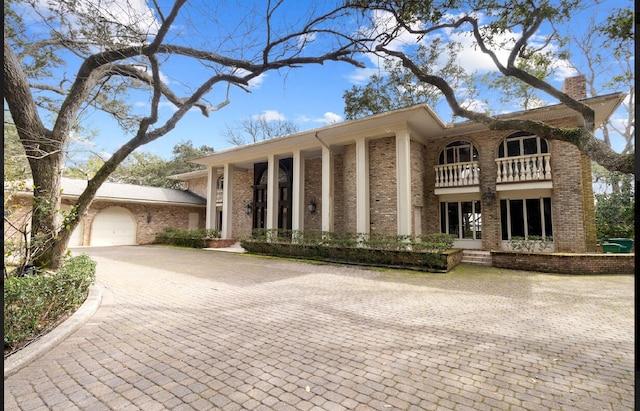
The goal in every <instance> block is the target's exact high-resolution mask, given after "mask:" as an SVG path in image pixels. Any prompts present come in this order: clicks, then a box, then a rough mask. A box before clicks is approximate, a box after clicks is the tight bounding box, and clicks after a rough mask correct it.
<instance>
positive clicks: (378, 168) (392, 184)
mask: <svg viewBox="0 0 640 411" xmlns="http://www.w3.org/2000/svg"><path fill="white" fill-rule="evenodd" d="M369 166H370V167H369V168H370V173H369V185H370V198H371V234H378V233H380V234H395V233H397V232H398V223H397V217H396V210H397V202H398V201H397V196H398V194H397V191H396V141H395V137H385V138H381V139H377V140H372V141H371V142H370V143H369Z"/></svg>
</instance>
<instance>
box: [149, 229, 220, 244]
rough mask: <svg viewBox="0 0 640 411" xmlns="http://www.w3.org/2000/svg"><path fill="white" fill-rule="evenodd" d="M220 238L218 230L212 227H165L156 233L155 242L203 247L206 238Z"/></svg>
mask: <svg viewBox="0 0 640 411" xmlns="http://www.w3.org/2000/svg"><path fill="white" fill-rule="evenodd" d="M214 238H220V231H218V230H212V229H199V230H179V229H177V228H172V227H167V228H165V229H164V230H163V231H162V232H160V233H157V234H156V243H159V244H171V245H176V246H180V247H190V248H204V247H207V243H208V240H211V239H214Z"/></svg>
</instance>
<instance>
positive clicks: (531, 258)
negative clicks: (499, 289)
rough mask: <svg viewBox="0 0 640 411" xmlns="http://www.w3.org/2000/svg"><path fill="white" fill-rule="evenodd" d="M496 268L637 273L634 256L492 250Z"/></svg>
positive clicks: (593, 272)
mask: <svg viewBox="0 0 640 411" xmlns="http://www.w3.org/2000/svg"><path fill="white" fill-rule="evenodd" d="M491 257H492V260H493V266H494V267H499V268H510V269H514V270H526V271H542V272H547V273H560V274H634V272H635V254H565V253H523V252H516V251H492V252H491Z"/></svg>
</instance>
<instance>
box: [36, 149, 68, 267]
mask: <svg viewBox="0 0 640 411" xmlns="http://www.w3.org/2000/svg"><path fill="white" fill-rule="evenodd" d="M62 162H63V155H62V152H61V151H54V152H51V153H50V154H48V155H45V156H43V157H40V158H29V163H30V166H31V173H32V175H33V214H32V216H31V241H30V245H31V258H32V259H33V263H34V264H35V265H37V266H39V267H43V268H47V269H53V270H55V269H57V268H58V267H59V266H60V262H61V259H62V254H59V255H57V253H55V252H54V250H55V244H56V243H57V242H58V241H57V238H58V232H59V231H60V223H59V219H60V217H61V214H60V191H61V170H62Z"/></svg>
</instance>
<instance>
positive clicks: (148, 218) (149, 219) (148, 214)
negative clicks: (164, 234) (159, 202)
mask: <svg viewBox="0 0 640 411" xmlns="http://www.w3.org/2000/svg"><path fill="white" fill-rule="evenodd" d="M150 222H151V213H147V224H149V223H150Z"/></svg>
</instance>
